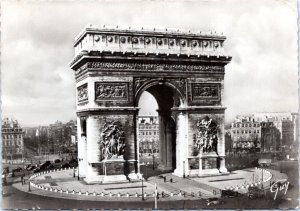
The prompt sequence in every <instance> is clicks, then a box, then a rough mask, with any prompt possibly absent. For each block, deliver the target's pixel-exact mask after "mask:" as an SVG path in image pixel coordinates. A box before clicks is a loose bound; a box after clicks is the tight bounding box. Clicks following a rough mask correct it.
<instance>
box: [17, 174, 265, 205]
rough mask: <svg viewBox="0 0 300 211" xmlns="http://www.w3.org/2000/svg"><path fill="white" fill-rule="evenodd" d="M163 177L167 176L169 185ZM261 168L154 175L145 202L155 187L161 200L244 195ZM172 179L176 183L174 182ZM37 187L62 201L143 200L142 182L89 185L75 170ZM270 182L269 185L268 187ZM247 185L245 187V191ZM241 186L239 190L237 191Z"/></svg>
mask: <svg viewBox="0 0 300 211" xmlns="http://www.w3.org/2000/svg"><path fill="white" fill-rule="evenodd" d="M162 176H164V177H166V182H164V179H163V178H162ZM261 176H262V173H261V169H245V170H238V171H234V172H232V173H231V174H229V175H220V176H210V177H194V178H180V177H177V176H174V175H172V174H170V173H168V174H163V175H161V176H152V177H149V178H148V179H147V181H144V182H143V192H144V194H146V195H144V198H145V200H154V195H153V194H154V192H155V184H156V185H157V191H158V193H159V194H160V197H159V198H160V200H182V199H183V198H185V199H197V198H208V197H213V196H220V190H221V189H224V188H230V187H231V188H235V190H237V191H239V192H242V193H243V191H245V189H246V184H248V185H250V184H251V183H253V184H255V183H257V182H258V181H259V180H261ZM263 176H264V181H266V180H267V179H269V178H268V177H270V174H269V172H264V175H263ZM171 178H172V180H173V181H172V182H170V179H171ZM32 183H34V187H33V186H31V188H30V189H31V193H33V194H38V195H45V196H51V197H58V198H69V199H80V200H92V201H106V200H107V201H109V200H117V201H122V200H125V201H135V200H141V198H142V182H141V181H138V182H128V183H119V184H94V185H87V184H86V183H84V182H83V181H81V180H80V181H78V180H77V177H74V170H73V169H68V170H62V171H57V172H48V173H46V174H42V175H39V176H37V177H35V178H33V179H32ZM267 183H268V182H266V184H267ZM257 185H258V184H257ZM242 186H243V188H242ZM14 187H15V188H17V189H19V190H22V191H26V192H28V189H29V187H28V181H27V183H26V184H25V185H22V184H21V182H20V183H15V184H14ZM237 187H238V188H237ZM162 193H163V197H162Z"/></svg>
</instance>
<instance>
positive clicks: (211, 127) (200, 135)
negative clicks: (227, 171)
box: [193, 116, 218, 156]
mask: <svg viewBox="0 0 300 211" xmlns="http://www.w3.org/2000/svg"><path fill="white" fill-rule="evenodd" d="M193 141H194V152H193V155H194V156H197V155H198V154H199V153H210V152H216V153H218V152H217V146H218V125H217V123H216V122H215V121H213V120H212V119H211V118H209V117H207V116H206V117H205V118H203V119H201V120H198V121H197V122H196V132H195V133H194V136H193Z"/></svg>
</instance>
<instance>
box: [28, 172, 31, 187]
mask: <svg viewBox="0 0 300 211" xmlns="http://www.w3.org/2000/svg"><path fill="white" fill-rule="evenodd" d="M28 192H31V189H30V172H29V173H28Z"/></svg>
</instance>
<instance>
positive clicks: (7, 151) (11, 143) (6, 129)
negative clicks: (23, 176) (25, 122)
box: [2, 118, 24, 160]
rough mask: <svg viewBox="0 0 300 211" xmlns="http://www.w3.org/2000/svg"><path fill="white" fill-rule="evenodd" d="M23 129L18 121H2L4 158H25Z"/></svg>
mask: <svg viewBox="0 0 300 211" xmlns="http://www.w3.org/2000/svg"><path fill="white" fill-rule="evenodd" d="M23 136H24V133H23V129H22V128H21V126H20V125H19V123H18V121H17V120H12V119H9V118H5V119H4V120H3V121H2V158H3V159H6V160H14V159H20V158H23V153H24V141H23Z"/></svg>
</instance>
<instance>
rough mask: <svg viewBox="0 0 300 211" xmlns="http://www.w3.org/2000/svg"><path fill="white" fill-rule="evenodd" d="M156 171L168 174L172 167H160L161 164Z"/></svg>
mask: <svg viewBox="0 0 300 211" xmlns="http://www.w3.org/2000/svg"><path fill="white" fill-rule="evenodd" d="M157 169H158V170H160V171H162V172H170V171H172V170H173V168H172V166H169V167H168V166H165V165H162V164H159V165H158V166H157Z"/></svg>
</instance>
